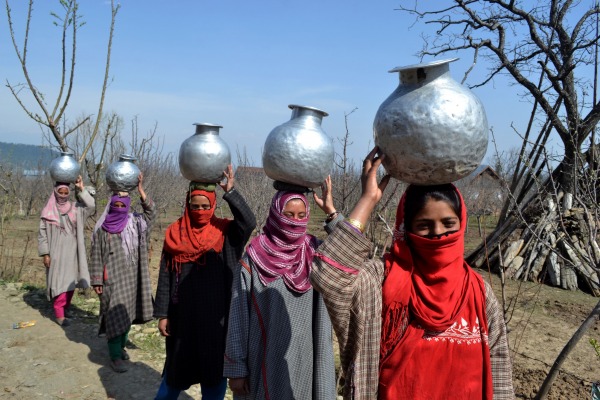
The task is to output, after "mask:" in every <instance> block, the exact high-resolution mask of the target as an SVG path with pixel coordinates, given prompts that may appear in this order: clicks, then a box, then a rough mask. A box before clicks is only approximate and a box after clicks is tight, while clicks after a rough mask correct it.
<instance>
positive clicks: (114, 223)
mask: <svg viewBox="0 0 600 400" xmlns="http://www.w3.org/2000/svg"><path fill="white" fill-rule="evenodd" d="M117 201H120V202H121V203H123V204H125V207H115V206H114V203H116V202H117ZM130 205H131V197H129V196H119V195H118V194H114V195H112V197H111V198H110V202H109V203H108V204H107V205H106V208H105V209H104V212H103V213H102V215H101V216H100V218H99V219H98V221H97V222H96V226H95V227H94V234H93V235H92V242H94V241H95V238H96V231H97V230H98V229H99V228H102V229H104V230H105V231H106V232H108V233H112V234H116V233H120V234H121V245H122V247H123V250H125V254H126V255H127V257H128V258H129V259H130V260H134V259H135V258H137V254H138V246H139V234H140V233H141V232H138V227H137V222H136V220H138V219H139V220H140V228H141V230H142V231H145V230H146V227H147V225H146V221H145V220H144V219H143V218H136V217H135V215H134V214H133V213H130V212H129V206H130Z"/></svg>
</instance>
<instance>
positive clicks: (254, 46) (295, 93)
mask: <svg viewBox="0 0 600 400" xmlns="http://www.w3.org/2000/svg"><path fill="white" fill-rule="evenodd" d="M10 3H11V7H12V10H13V12H14V23H15V28H16V30H17V32H18V37H19V43H22V32H23V27H24V23H25V14H24V13H25V11H26V6H27V2H26V1H21V0H18V1H17V0H11V2H10ZM397 4H398V3H397V1H395V0H379V1H364V0H363V1H359V0H345V1H339V0H330V1H322V0H321V1H316V0H307V1H302V2H299V1H281V0H280V1H276V0H260V1H259V0H257V1H252V2H250V1H232V0H221V1H204V0H186V1H183V0H180V1H175V0H174V1H164V0H163V1H158V0H130V1H124V2H123V3H122V6H121V9H120V11H119V14H118V16H117V22H116V27H115V37H114V44H113V54H112V62H111V77H112V78H113V80H112V82H111V84H110V87H109V89H108V92H107V97H106V106H105V111H116V112H117V113H118V114H120V115H121V116H122V117H123V118H124V119H125V132H126V133H129V131H130V129H129V126H130V124H129V122H130V121H131V119H132V118H133V117H134V116H137V117H138V123H139V127H140V130H141V133H146V132H148V131H149V130H150V129H151V128H152V127H153V126H154V124H155V123H157V124H158V133H159V135H161V136H164V137H165V138H166V143H165V148H166V150H167V151H175V152H177V151H178V148H179V145H180V143H181V142H182V141H183V140H185V139H186V138H187V137H188V136H190V135H191V134H193V132H194V127H193V126H192V124H193V123H194V122H211V123H216V124H219V125H223V129H222V130H221V137H222V138H223V139H224V140H225V141H226V142H227V143H228V144H229V146H230V147H231V149H232V152H233V153H234V158H235V149H236V146H239V147H240V148H243V147H246V149H247V152H248V154H249V155H250V156H251V157H252V159H253V160H254V163H255V165H260V161H261V148H262V145H263V143H264V140H265V138H266V136H267V135H268V133H269V132H270V131H271V129H273V128H274V127H275V126H277V125H279V124H281V123H283V122H285V121H287V120H289V118H290V115H291V111H290V110H289V109H288V107H287V105H288V104H301V105H309V106H313V107H318V108H320V109H323V110H324V111H327V112H328V113H329V114H330V115H329V116H328V117H326V118H325V119H324V121H323V128H324V130H325V131H326V132H327V134H328V135H329V136H330V137H332V138H334V139H335V138H337V137H341V136H342V135H343V134H344V129H345V128H344V113H349V112H350V111H352V110H353V109H354V108H355V107H356V108H358V109H357V110H356V111H355V112H354V113H353V114H352V115H351V116H350V117H349V128H350V131H351V135H352V140H353V145H352V147H351V149H350V154H351V156H352V157H353V158H354V159H355V160H356V161H357V162H359V161H360V159H362V157H364V155H365V154H366V153H367V151H368V150H369V146H370V145H372V143H373V134H372V123H373V118H374V116H375V113H376V111H377V108H378V107H379V105H380V104H381V102H383V100H385V98H386V97H387V96H388V95H389V94H390V93H391V92H392V91H393V90H394V89H395V88H396V86H397V85H398V75H397V73H393V74H390V73H388V72H387V71H388V70H389V69H391V68H393V67H396V66H401V65H409V64H415V63H418V62H419V61H420V60H419V59H418V58H417V57H416V55H415V54H416V53H417V51H418V50H419V49H420V48H421V46H422V44H423V42H422V39H421V34H422V33H423V31H424V29H427V28H426V27H425V26H424V25H423V24H417V25H415V26H412V27H411V26H410V25H411V24H412V22H413V19H412V17H410V16H408V15H407V14H404V13H401V12H399V11H395V10H394V9H395V8H396V7H397ZM51 10H55V11H59V8H58V5H57V2H56V1H51V0H37V2H36V4H35V12H34V16H33V18H34V19H33V21H32V29H31V33H30V38H29V40H30V49H29V55H28V61H29V68H30V74H31V76H32V79H33V81H34V82H35V83H36V84H37V85H38V87H39V88H40V89H41V90H42V92H44V93H45V94H46V96H47V98H48V99H54V98H55V96H56V93H57V89H58V84H59V75H58V71H59V68H60V42H59V40H60V37H59V34H60V31H59V29H58V28H56V27H54V26H53V25H52V20H51V18H50V16H49V13H50V11H51ZM81 13H82V14H83V15H84V19H85V21H86V25H85V26H84V27H82V28H81V29H80V31H79V37H78V48H79V53H78V59H77V69H76V76H75V91H74V93H73V97H72V100H71V104H70V107H69V108H70V112H69V114H68V117H69V118H70V119H75V118H76V117H77V116H79V115H81V114H82V113H92V114H93V113H95V112H96V111H97V102H98V97H99V90H100V87H101V83H102V79H103V74H104V62H105V58H104V57H105V49H106V41H107V37H108V26H109V23H110V4H109V2H107V1H105V0H83V1H82V2H81ZM1 15H2V18H0V77H1V78H2V80H3V85H2V87H0V104H1V106H0V141H5V142H15V143H29V144H41V134H40V129H39V128H38V126H37V125H36V124H35V123H34V122H33V121H31V120H30V119H28V117H27V116H26V115H25V113H24V112H23V111H22V110H21V109H20V108H19V106H18V105H17V103H16V102H15V101H14V99H13V98H12V96H11V94H10V92H9V91H8V89H7V88H6V87H5V85H4V83H5V82H6V80H7V79H8V80H9V81H10V82H11V83H13V84H14V83H18V82H23V81H24V79H23V77H22V73H21V70H20V67H19V64H18V62H17V60H16V57H15V55H14V50H13V48H12V44H11V43H10V37H9V33H8V24H7V18H6V14H5V11H4V8H3V11H2V14H1ZM457 56H458V57H461V59H460V60H459V61H458V62H455V63H452V64H451V66H450V69H451V72H452V75H453V77H454V78H455V79H457V80H460V79H461V78H462V76H463V74H464V72H465V70H466V69H467V68H468V66H469V64H470V59H469V57H470V54H467V53H465V54H457ZM445 58H448V57H445ZM425 61H429V60H425ZM486 67H487V66H486V65H484V64H481V65H479V67H478V68H480V69H481V70H482V71H483V69H484V68H486ZM475 73H478V71H475ZM475 93H476V95H477V96H478V97H479V98H480V99H481V100H482V102H483V103H484V106H485V107H486V111H487V115H488V120H489V123H490V126H492V127H493V128H494V131H495V134H496V138H497V140H498V145H499V147H500V150H508V149H509V148H511V147H515V146H517V145H518V144H519V143H520V140H519V138H518V136H517V135H516V134H515V133H514V132H513V131H512V129H511V128H510V124H511V123H512V122H514V123H516V124H517V126H521V127H524V124H525V122H526V118H527V116H528V114H529V109H530V107H529V105H528V104H526V103H522V102H521V101H520V100H519V98H518V96H517V92H516V89H515V88H513V87H510V86H508V85H507V83H506V82H499V81H496V82H494V83H493V84H490V85H488V87H486V88H481V89H477V90H475ZM492 151H493V146H492V145H491V143H490V146H489V148H488V155H490V154H492Z"/></svg>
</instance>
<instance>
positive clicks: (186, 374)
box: [154, 165, 256, 399]
mask: <svg viewBox="0 0 600 400" xmlns="http://www.w3.org/2000/svg"><path fill="white" fill-rule="evenodd" d="M225 176H226V178H227V182H226V183H223V184H220V186H221V188H222V189H223V190H224V191H225V194H224V195H223V199H224V200H225V201H227V203H228V204H229V208H230V209H231V212H232V214H233V220H229V219H221V218H218V217H217V216H216V215H215V209H216V204H217V198H216V193H215V186H216V185H215V184H201V183H195V182H192V183H190V187H189V191H188V193H187V196H186V203H185V209H184V213H183V216H182V217H181V218H179V219H178V220H177V221H175V222H174V223H173V224H171V225H170V226H169V227H168V228H167V232H166V233H165V241H164V245H163V254H162V261H161V265H160V273H159V278H158V287H157V289H156V301H155V307H154V316H155V317H156V318H159V323H158V328H159V330H160V333H161V334H162V335H163V336H165V337H166V350H167V358H166V360H165V366H164V370H163V381H162V383H161V386H160V388H159V390H158V393H157V395H156V399H176V398H177V397H178V396H179V393H180V392H181V391H182V390H186V389H188V388H189V387H190V386H191V385H194V384H197V383H199V384H200V385H201V389H202V398H203V399H222V398H223V397H224V395H225V390H226V388H227V380H226V379H225V378H223V355H224V353H225V337H226V334H227V321H228V317H229V302H230V298H231V282H232V277H233V275H232V267H233V266H235V265H237V262H238V260H239V259H240V257H241V256H242V253H243V251H244V246H245V245H246V242H247V241H248V239H249V238H250V234H251V233H252V231H253V230H254V228H255V227H256V219H255V217H254V214H253V213H252V211H251V210H250V208H249V207H248V205H247V204H246V201H245V200H244V198H243V197H242V195H241V194H240V193H239V192H238V191H237V190H236V189H235V188H234V174H233V168H232V166H231V165H230V166H229V167H228V169H227V171H226V172H225Z"/></svg>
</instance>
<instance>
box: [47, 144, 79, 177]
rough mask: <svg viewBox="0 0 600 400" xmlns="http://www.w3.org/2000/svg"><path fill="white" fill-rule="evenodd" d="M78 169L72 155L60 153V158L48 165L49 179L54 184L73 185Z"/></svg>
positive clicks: (77, 164)
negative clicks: (50, 178)
mask: <svg viewBox="0 0 600 400" xmlns="http://www.w3.org/2000/svg"><path fill="white" fill-rule="evenodd" d="M80 168H81V167H80V165H79V163H78V162H77V160H76V159H75V156H74V155H73V153H69V152H65V151H62V152H61V153H60V156H59V157H57V158H55V159H54V160H52V162H51V163H50V168H49V171H50V177H52V180H53V181H55V182H64V183H75V181H76V180H77V177H78V176H79V170H80Z"/></svg>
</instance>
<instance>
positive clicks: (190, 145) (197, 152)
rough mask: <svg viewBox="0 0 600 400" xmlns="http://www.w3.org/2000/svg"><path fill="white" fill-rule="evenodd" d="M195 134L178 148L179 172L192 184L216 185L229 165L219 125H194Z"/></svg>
mask: <svg viewBox="0 0 600 400" xmlns="http://www.w3.org/2000/svg"><path fill="white" fill-rule="evenodd" d="M194 125H196V133H194V134H193V135H192V136H190V137H189V138H187V139H186V140H184V142H183V143H182V144H181V146H180V147H179V170H180V171H181V175H183V177H184V178H186V179H188V180H190V181H193V182H203V183H217V182H220V181H221V180H222V179H223V176H224V175H223V172H224V171H225V170H227V166H228V165H229V164H231V152H230V151H229V146H228V145H227V143H225V141H223V139H221V138H220V137H219V129H220V128H222V126H220V125H215V124H207V123H196V124H194Z"/></svg>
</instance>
